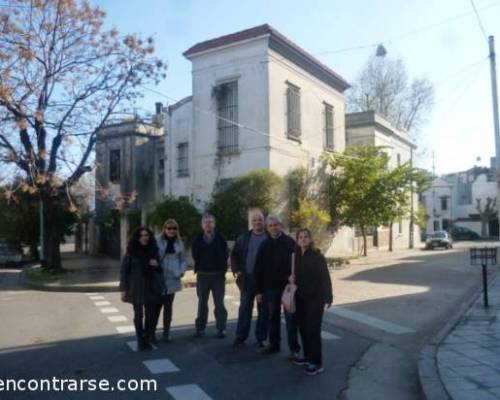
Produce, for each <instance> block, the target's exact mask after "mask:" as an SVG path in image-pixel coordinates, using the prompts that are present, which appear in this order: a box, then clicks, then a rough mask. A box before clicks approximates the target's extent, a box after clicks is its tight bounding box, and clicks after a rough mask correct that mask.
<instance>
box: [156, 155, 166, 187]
mask: <svg viewBox="0 0 500 400" xmlns="http://www.w3.org/2000/svg"><path fill="white" fill-rule="evenodd" d="M157 154H158V189H159V190H162V189H163V188H164V187H165V148H164V147H163V146H161V147H159V148H158V149H157Z"/></svg>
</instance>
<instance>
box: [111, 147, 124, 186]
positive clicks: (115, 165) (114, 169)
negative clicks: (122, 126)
mask: <svg viewBox="0 0 500 400" xmlns="http://www.w3.org/2000/svg"><path fill="white" fill-rule="evenodd" d="M120 159H121V157H120V150H110V152H109V181H110V182H113V183H115V182H120V169H121V168H120V164H121V162H120Z"/></svg>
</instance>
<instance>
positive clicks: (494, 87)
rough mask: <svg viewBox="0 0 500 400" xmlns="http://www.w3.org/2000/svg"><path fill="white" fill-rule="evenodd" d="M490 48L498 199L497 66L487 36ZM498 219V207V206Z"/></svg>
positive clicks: (499, 196)
mask: <svg viewBox="0 0 500 400" xmlns="http://www.w3.org/2000/svg"><path fill="white" fill-rule="evenodd" d="M488 44H489V48H490V55H489V58H490V71H491V94H492V97H493V126H494V128H495V158H496V169H497V174H496V175H497V199H498V200H500V124H499V122H498V95H497V68H496V65H495V38H494V37H493V36H489V37H488ZM498 200H497V201H498ZM498 216H499V221H500V207H499V208H498Z"/></svg>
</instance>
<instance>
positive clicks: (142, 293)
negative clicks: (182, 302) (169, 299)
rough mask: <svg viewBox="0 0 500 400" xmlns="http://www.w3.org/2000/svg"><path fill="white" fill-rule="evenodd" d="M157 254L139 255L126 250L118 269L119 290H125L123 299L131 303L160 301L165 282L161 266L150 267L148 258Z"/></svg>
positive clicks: (156, 257)
mask: <svg viewBox="0 0 500 400" xmlns="http://www.w3.org/2000/svg"><path fill="white" fill-rule="evenodd" d="M151 258H155V259H156V260H157V261H158V256H157V255H156V256H153V257H141V256H139V255H133V254H130V253H129V252H127V253H126V254H125V256H124V257H123V261H122V266H121V271H120V291H122V292H126V293H127V294H126V296H125V301H126V302H128V303H132V304H152V303H159V302H161V296H162V295H163V294H164V292H165V282H164V279H163V273H162V270H161V268H160V267H159V266H158V267H151V266H150V265H149V260H150V259H151Z"/></svg>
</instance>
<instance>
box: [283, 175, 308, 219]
mask: <svg viewBox="0 0 500 400" xmlns="http://www.w3.org/2000/svg"><path fill="white" fill-rule="evenodd" d="M309 183H310V177H309V172H308V171H307V169H306V168H304V167H298V168H295V169H293V170H291V171H290V172H289V173H288V174H287V175H286V177H285V185H286V198H287V200H288V207H287V209H288V216H289V219H290V222H291V223H292V225H295V226H299V225H300V224H299V225H297V223H296V222H295V221H296V218H294V213H296V212H297V211H298V210H299V208H300V202H301V201H305V200H306V199H307V195H308V191H309Z"/></svg>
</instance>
